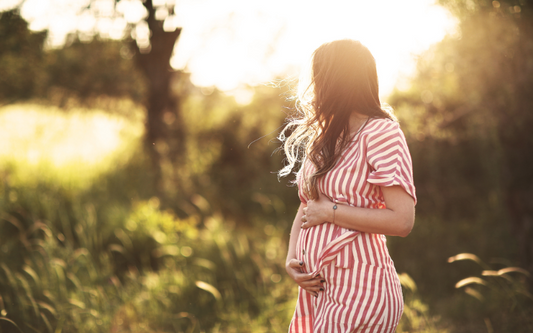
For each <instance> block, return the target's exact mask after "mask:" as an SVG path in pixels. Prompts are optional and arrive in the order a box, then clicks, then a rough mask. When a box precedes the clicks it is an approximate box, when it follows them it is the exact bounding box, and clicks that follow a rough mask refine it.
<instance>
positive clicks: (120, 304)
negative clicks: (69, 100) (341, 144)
mask: <svg viewBox="0 0 533 333" xmlns="http://www.w3.org/2000/svg"><path fill="white" fill-rule="evenodd" d="M0 118H1V121H0V123H1V124H2V125H1V127H2V128H1V129H0V132H1V133H2V142H3V143H4V144H3V145H2V146H1V151H0V159H1V175H2V182H1V184H2V188H1V191H0V194H1V196H0V205H1V211H2V219H1V221H2V223H1V224H0V228H1V233H0V235H1V238H2V239H1V244H2V248H1V252H0V262H1V264H0V295H1V298H0V311H1V315H2V316H1V317H0V327H1V328H2V330H3V331H6V332H11V331H13V332H16V331H22V332H124V331H128V332H279V331H285V330H286V327H287V326H288V323H289V321H290V318H291V316H292V311H293V310H294V308H293V307H294V303H295V300H296V296H297V289H296V287H295V284H294V283H293V282H291V281H289V280H288V278H287V276H286V274H285V271H284V258H285V255H286V247H287V239H288V235H287V231H288V227H289V225H288V223H287V222H279V221H277V222H276V221H275V218H273V217H272V216H274V215H275V214H274V215H273V212H272V211H274V210H275V209H278V210H284V209H286V208H284V207H277V208H276V204H274V203H273V201H272V200H270V199H268V197H266V196H264V197H261V196H259V195H256V197H255V200H256V201H260V204H258V205H257V206H258V207H257V208H259V209H258V212H257V213H256V214H255V217H254V218H255V219H256V221H255V222H254V223H253V226H251V225H250V226H248V227H239V226H238V225H237V224H236V222H235V221H232V220H231V219H230V218H228V217H227V216H226V217H224V216H223V214H222V213H221V212H219V211H217V210H216V209H214V208H212V207H211V205H210V203H209V202H208V200H206V199H205V198H204V197H202V196H201V195H200V194H195V195H194V196H193V198H192V200H191V204H192V205H194V207H188V209H189V210H190V211H196V213H192V214H189V215H188V216H187V217H179V216H178V215H177V214H176V213H175V212H174V211H173V210H172V209H166V210H165V209H162V207H160V205H161V204H160V202H159V199H158V198H157V197H155V196H153V195H152V193H150V188H151V187H150V185H148V184H149V182H150V179H149V178H150V175H149V171H148V169H149V167H148V161H147V159H146V157H145V156H143V154H142V149H141V147H142V145H141V139H142V117H138V118H134V117H133V118H132V117H129V118H126V117H124V116H119V115H116V114H115V115H113V114H109V113H105V112H104V111H101V110H91V112H87V110H71V111H70V112H68V113H65V112H63V111H61V110H59V109H57V108H55V107H51V106H43V105H36V104H17V105H11V106H8V107H4V108H2V109H1V110H0ZM58 152H60V153H58ZM278 185H280V187H281V188H283V186H282V185H281V184H278ZM289 191H291V192H292V193H293V194H294V188H290V189H289ZM274 202H275V200H274ZM277 205H278V206H280V205H283V204H282V203H278V204H277ZM280 213H282V214H279V215H278V216H277V218H279V216H281V215H286V214H285V211H282V212H280ZM283 218H285V219H287V220H290V218H291V217H290V216H284V217H283ZM259 226H260V227H259ZM401 278H402V282H403V283H404V286H405V287H406V296H407V304H406V305H407V306H406V316H405V317H404V319H403V320H402V327H404V328H412V327H417V328H418V329H421V331H424V332H426V331H427V332H433V331H435V332H436V331H442V332H444V331H445V330H438V329H437V328H435V327H436V326H435V319H434V318H432V317H430V316H429V314H428V309H427V306H426V305H424V304H423V303H422V302H421V301H420V299H419V298H418V295H417V293H416V285H415V283H414V281H413V280H412V279H411V278H410V277H409V276H408V275H407V274H405V273H403V274H402V275H401ZM400 331H402V330H400Z"/></svg>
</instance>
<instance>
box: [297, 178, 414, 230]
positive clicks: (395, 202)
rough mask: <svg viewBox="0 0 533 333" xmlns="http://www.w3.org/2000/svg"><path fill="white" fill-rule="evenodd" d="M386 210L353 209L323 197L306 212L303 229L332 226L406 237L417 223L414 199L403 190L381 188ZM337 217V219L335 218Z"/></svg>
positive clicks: (314, 202) (311, 203)
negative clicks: (322, 225) (325, 224)
mask: <svg viewBox="0 0 533 333" xmlns="http://www.w3.org/2000/svg"><path fill="white" fill-rule="evenodd" d="M381 191H382V192H383V197H384V199H385V205H386V207H387V208H386V209H371V208H360V207H352V206H348V205H342V204H337V210H335V212H334V210H333V205H334V203H333V202H331V201H330V200H329V199H328V198H327V197H326V196H325V195H323V194H322V193H320V197H319V198H318V199H317V200H309V201H308V202H307V207H306V208H304V210H303V212H304V217H303V220H304V221H306V222H304V223H302V228H310V227H312V226H315V225H318V224H321V223H324V222H331V223H335V224H336V225H338V226H341V227H343V228H347V229H353V230H358V231H362V232H370V233H376V234H385V235H390V236H401V237H405V236H407V235H408V234H409V233H410V232H411V229H413V225H414V222H415V205H414V199H413V198H412V197H411V196H410V195H409V194H407V192H405V190H404V189H403V188H402V187H401V186H397V185H396V186H387V187H381ZM333 214H335V215H333Z"/></svg>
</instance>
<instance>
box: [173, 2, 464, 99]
mask: <svg viewBox="0 0 533 333" xmlns="http://www.w3.org/2000/svg"><path fill="white" fill-rule="evenodd" d="M176 13H177V19H178V21H179V23H180V24H181V26H183V27H184V29H183V32H182V36H181V37H180V41H179V43H178V46H177V48H176V50H175V57H174V58H173V60H172V65H173V66H174V67H175V68H180V69H181V68H187V69H188V70H190V72H191V73H192V80H193V82H194V83H195V84H197V85H200V86H209V85H215V86H217V87H218V88H220V89H222V90H228V91H229V90H233V89H236V88H238V87H239V85H242V84H243V83H246V84H251V85H254V84H260V83H263V82H266V81H269V80H271V79H272V78H273V77H275V76H281V77H286V76H287V75H297V73H298V71H299V69H300V65H301V64H302V63H304V62H305V61H307V60H308V58H309V56H310V55H311V53H312V52H313V50H314V49H316V48H317V47H318V46H319V45H320V44H322V43H324V42H327V41H332V40H335V39H341V38H352V39H357V40H360V41H361V42H362V43H363V44H365V45H366V46H367V47H368V48H369V49H370V51H371V52H372V53H373V54H374V57H375V58H376V62H377V64H378V74H379V78H380V85H381V91H382V95H386V94H388V93H390V92H391V90H392V89H393V87H394V85H395V84H396V82H397V81H398V79H399V78H401V77H402V76H406V75H409V74H410V73H412V72H413V71H414V65H415V60H414V55H416V54H417V53H420V52H422V51H423V50H425V49H427V48H428V47H429V46H430V45H431V44H433V43H436V42H438V41H440V40H441V39H442V38H443V37H444V36H445V35H446V33H449V32H451V31H452V30H453V29H454V27H455V21H454V19H453V18H452V17H451V15H450V14H449V13H448V12H447V11H446V10H445V9H443V8H442V7H439V6H436V5H433V4H432V1H431V0H429V1H428V0H410V1H398V0H388V1H387V0H383V1H360V0H355V1H346V0H332V1H329V2H328V3H327V4H326V3H325V2H323V1H303V0H294V1H283V0H274V1H270V2H269V3H268V6H265V5H264V4H263V5H262V6H258V5H257V4H255V2H251V1H239V0H234V1H229V2H227V1H225V2H223V3H222V2H219V1H208V0H204V1H198V0H194V1H192V0H191V1H182V2H179V3H178V4H177V8H176ZM199 17H202V20H198V18H199Z"/></svg>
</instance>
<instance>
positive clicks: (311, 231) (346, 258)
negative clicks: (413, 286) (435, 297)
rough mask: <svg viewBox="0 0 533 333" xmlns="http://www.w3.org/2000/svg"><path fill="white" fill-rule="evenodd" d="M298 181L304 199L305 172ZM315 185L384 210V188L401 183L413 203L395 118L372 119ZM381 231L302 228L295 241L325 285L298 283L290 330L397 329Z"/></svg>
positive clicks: (395, 285) (397, 298)
mask: <svg viewBox="0 0 533 333" xmlns="http://www.w3.org/2000/svg"><path fill="white" fill-rule="evenodd" d="M302 169H303V170H301V171H300V173H299V175H298V177H297V181H298V187H299V196H300V199H301V201H302V202H303V203H304V204H305V203H306V202H307V199H308V198H307V196H306V194H305V193H304V191H303V190H302V189H303V179H304V177H302V174H301V173H302V172H303V173H305V175H307V176H309V175H310V174H311V173H312V172H313V171H314V166H313V165H312V164H311V163H305V165H304V167H303V168H302ZM318 184H319V185H318V186H319V190H320V191H321V192H322V193H324V194H325V195H326V196H327V197H329V198H330V199H331V200H332V201H335V202H337V204H346V205H350V206H356V207H365V208H373V209H383V208H385V201H384V199H383V194H382V192H381V186H393V185H400V186H402V187H403V189H404V190H405V191H406V192H407V193H408V194H409V195H411V196H412V197H413V198H414V199H415V201H416V196H415V187H414V183H413V174H412V162H411V156H410V154H409V149H408V147H407V144H406V142H405V137H404V135H403V133H402V131H401V130H400V127H399V125H398V123H396V122H394V121H392V120H389V119H381V118H374V119H370V120H369V121H368V123H367V124H366V126H365V127H364V128H363V129H362V130H361V131H360V132H359V133H358V134H356V135H355V137H354V138H353V139H352V141H351V142H350V144H349V145H348V146H347V148H346V149H345V151H344V152H343V154H342V157H341V158H340V159H339V160H338V161H337V163H336V165H335V167H334V168H333V169H332V170H331V171H329V172H328V173H327V174H326V175H325V176H324V177H322V178H321V179H319V182H318ZM386 242H387V240H386V238H385V235H380V234H372V233H366V232H359V231H356V230H349V229H345V228H342V227H339V226H337V225H334V224H332V223H323V224H320V225H317V226H314V227H311V228H308V229H302V230H301V231H300V234H299V238H298V243H297V245H296V256H297V259H298V260H302V261H304V262H305V265H304V267H305V269H304V271H305V272H306V273H311V272H313V273H314V274H320V276H321V277H322V278H323V279H324V280H325V281H326V282H325V283H324V284H323V285H324V291H320V292H319V293H318V297H314V296H312V295H311V294H309V293H307V292H306V291H305V290H304V289H301V288H299V295H298V302H297V304H296V311H295V313H294V317H293V319H292V322H291V325H290V327H289V332H290V333H311V332H313V333H319V332H321V333H326V332H327V333H333V332H338V333H345V332H394V331H395V329H396V326H397V325H398V322H399V320H400V317H401V315H402V312H403V297H402V289H401V286H400V281H399V279H398V276H397V274H396V269H395V268H394V263H393V261H392V259H391V258H390V256H389V252H388V250H387V246H386Z"/></svg>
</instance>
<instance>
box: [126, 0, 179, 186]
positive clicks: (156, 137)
mask: <svg viewBox="0 0 533 333" xmlns="http://www.w3.org/2000/svg"><path fill="white" fill-rule="evenodd" d="M143 5H144V6H145V7H146V9H147V10H148V13H149V15H148V18H147V19H146V22H147V23H148V26H149V28H150V32H151V36H150V44H151V49H149V50H140V49H139V47H138V46H137V44H135V50H136V63H137V66H138V67H139V68H140V69H141V70H142V72H143V73H144V75H145V76H146V78H147V80H148V98H147V101H146V109H147V118H146V137H145V144H146V148H147V150H148V152H149V155H150V158H151V160H152V166H153V172H154V182H155V184H154V185H155V190H156V192H157V194H158V195H160V196H161V195H164V192H165V191H164V187H163V178H164V177H163V176H164V175H163V172H162V168H161V161H162V158H163V157H165V156H164V155H168V154H169V152H174V153H173V154H171V155H173V157H172V158H171V160H172V161H174V160H176V159H177V157H176V155H178V154H179V151H180V150H181V149H179V147H183V133H182V131H181V130H180V126H181V121H180V120H181V117H180V110H179V103H178V98H177V97H176V96H173V95H172V92H171V90H170V84H171V80H172V77H173V74H174V72H173V70H172V68H171V67H170V57H171V56H172V51H173V50H174V45H175V43H176V40H177V39H178V37H179V35H180V33H181V28H177V29H176V30H174V31H164V30H163V21H158V20H156V19H155V8H154V6H153V3H152V0H146V1H145V2H144V3H143ZM146 51H148V52H146ZM165 114H167V116H165ZM168 115H170V117H169V116H168ZM169 118H170V119H171V120H172V122H176V124H177V130H176V126H174V129H175V130H174V131H173V130H171V129H170V128H169V127H168V126H167V124H168V123H169V121H168V119H169ZM165 120H166V122H165ZM171 136H172V140H170V139H171V138H170V137H171ZM170 141H173V142H174V144H173V145H172V146H173V147H172V149H169V143H170ZM176 141H177V143H176Z"/></svg>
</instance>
